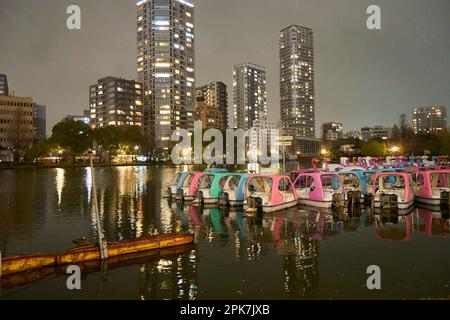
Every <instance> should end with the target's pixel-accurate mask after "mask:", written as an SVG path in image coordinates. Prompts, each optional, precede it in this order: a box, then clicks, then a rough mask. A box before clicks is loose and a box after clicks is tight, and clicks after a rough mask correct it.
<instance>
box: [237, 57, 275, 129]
mask: <svg viewBox="0 0 450 320" xmlns="http://www.w3.org/2000/svg"><path fill="white" fill-rule="evenodd" d="M266 117H267V89H266V69H265V68H264V67H262V66H258V65H256V64H253V63H250V62H246V63H242V64H238V65H235V66H234V67H233V126H234V128H239V129H250V128H251V127H253V122H254V121H255V120H260V119H265V118H266Z"/></svg>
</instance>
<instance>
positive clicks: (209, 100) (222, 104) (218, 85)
mask: <svg viewBox="0 0 450 320" xmlns="http://www.w3.org/2000/svg"><path fill="white" fill-rule="evenodd" d="M195 99H196V103H199V102H205V103H206V104H208V105H209V106H214V107H216V108H218V109H219V110H220V112H221V113H222V128H221V129H226V128H228V125H229V124H228V92H227V85H226V84H225V83H223V82H219V81H218V82H211V83H210V84H207V85H204V86H201V87H198V88H197V89H196V90H195Z"/></svg>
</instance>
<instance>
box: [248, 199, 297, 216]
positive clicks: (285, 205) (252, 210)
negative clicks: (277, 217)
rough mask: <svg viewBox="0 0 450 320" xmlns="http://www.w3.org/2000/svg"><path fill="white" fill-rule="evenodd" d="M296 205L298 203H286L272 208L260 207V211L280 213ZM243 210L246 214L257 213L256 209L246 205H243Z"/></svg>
mask: <svg viewBox="0 0 450 320" xmlns="http://www.w3.org/2000/svg"><path fill="white" fill-rule="evenodd" d="M297 204H298V201H291V202H286V203H283V204H279V205H274V206H262V207H261V208H260V209H261V211H262V212H263V213H271V212H276V211H281V210H285V209H289V208H292V207H295V206H296V205H297ZM244 210H245V212H246V213H255V212H257V211H258V208H257V207H249V206H248V205H244Z"/></svg>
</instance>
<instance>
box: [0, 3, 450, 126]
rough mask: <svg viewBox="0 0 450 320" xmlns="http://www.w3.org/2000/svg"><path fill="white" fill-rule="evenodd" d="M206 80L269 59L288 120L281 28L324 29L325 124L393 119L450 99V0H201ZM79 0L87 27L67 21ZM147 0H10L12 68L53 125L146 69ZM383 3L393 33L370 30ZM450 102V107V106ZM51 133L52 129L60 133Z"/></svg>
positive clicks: (8, 54) (5, 48) (319, 50)
mask: <svg viewBox="0 0 450 320" xmlns="http://www.w3.org/2000/svg"><path fill="white" fill-rule="evenodd" d="M193 3H195V5H196V9H195V15H196V21H195V27H196V29H195V36H196V65H197V66H196V69H197V85H201V84H204V83H208V82H210V81H214V80H219V81H223V82H225V83H226V84H228V85H229V100H230V104H231V103H232V87H231V82H232V66H233V65H234V64H237V63H241V62H245V61H251V62H254V63H257V64H260V65H263V66H265V67H266V68H267V78H268V90H267V91H268V106H269V115H270V116H271V117H272V118H279V83H278V82H279V71H278V68H279V58H278V37H279V31H280V30H281V29H283V28H284V27H286V26H288V25H290V24H298V25H302V26H307V27H310V28H312V29H313V32H314V41H315V48H314V49H315V85H316V113H317V132H319V128H320V125H321V124H322V123H323V122H325V121H331V120H333V121H340V122H343V123H344V127H345V130H349V129H356V128H360V127H361V126H365V125H375V124H383V125H386V126H392V125H393V124H394V123H397V122H398V118H399V115H400V113H402V112H404V113H406V114H408V117H409V120H410V121H411V107H412V106H415V105H433V104H438V105H445V106H447V107H449V106H450V1H448V0H429V1H423V0H395V1H393V0H386V1H380V0H371V1H367V0H193ZM70 4H78V5H80V7H81V10H82V30H81V31H69V30H67V29H66V18H67V15H66V8H67V6H68V5H70ZM135 4H136V1H135V0H78V1H76V0H72V1H68V0H0V44H1V45H0V73H6V74H7V75H8V78H9V86H10V89H11V90H13V91H14V92H15V94H16V95H19V96H31V97H33V99H34V100H35V101H36V102H38V103H41V104H46V105H47V118H48V125H47V127H48V130H50V128H51V127H52V126H53V125H54V124H55V123H56V122H58V121H59V120H61V119H62V118H63V117H64V116H65V115H67V114H81V113H82V110H83V109H85V108H87V107H88V89H89V85H91V84H94V83H95V82H96V81H97V79H99V78H101V77H103V76H107V75H113V76H120V77H124V78H130V79H134V78H136V61H135V60H136V6H135ZM370 4H377V5H379V6H380V7H381V12H382V19H381V21H382V30H381V31H370V30H368V29H367V28H366V19H367V17H368V15H367V14H366V9H367V7H368V5H370ZM449 111H450V110H449ZM48 133H50V131H49V132H48Z"/></svg>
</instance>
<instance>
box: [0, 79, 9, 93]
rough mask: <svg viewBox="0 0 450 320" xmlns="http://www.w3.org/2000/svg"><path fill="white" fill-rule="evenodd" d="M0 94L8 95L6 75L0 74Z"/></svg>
mask: <svg viewBox="0 0 450 320" xmlns="http://www.w3.org/2000/svg"><path fill="white" fill-rule="evenodd" d="M0 96H9V89H8V77H7V76H6V75H5V74H0Z"/></svg>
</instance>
